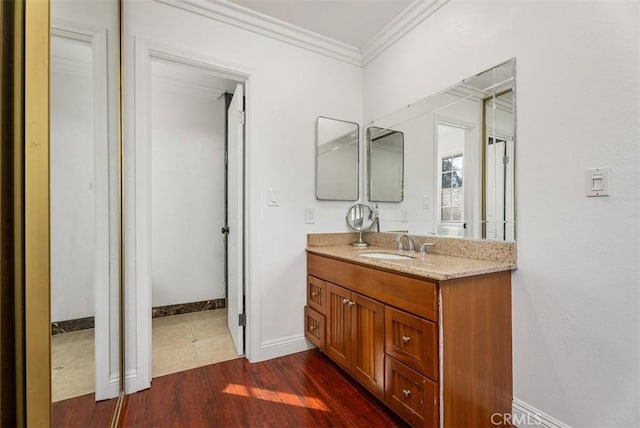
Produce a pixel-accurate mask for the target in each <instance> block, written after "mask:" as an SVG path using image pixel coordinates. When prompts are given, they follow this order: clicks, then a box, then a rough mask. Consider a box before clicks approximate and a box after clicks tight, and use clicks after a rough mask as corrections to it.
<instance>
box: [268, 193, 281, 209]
mask: <svg viewBox="0 0 640 428" xmlns="http://www.w3.org/2000/svg"><path fill="white" fill-rule="evenodd" d="M267 198H268V199H267V205H268V206H270V207H277V206H278V205H279V204H280V202H279V201H278V189H269V190H268V192H267Z"/></svg>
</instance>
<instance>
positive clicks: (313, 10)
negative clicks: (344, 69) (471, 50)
mask: <svg viewBox="0 0 640 428" xmlns="http://www.w3.org/2000/svg"><path fill="white" fill-rule="evenodd" d="M230 1H231V2H232V3H235V4H237V5H239V6H243V7H246V8H248V9H252V10H254V11H256V12H259V13H262V14H264V15H268V16H270V17H272V18H276V19H279V20H281V21H284V22H287V23H289V24H293V25H296V26H298V27H302V28H304V29H306V30H309V31H313V32H315V33H318V34H322V35H324V36H327V37H330V38H332V39H335V40H338V41H340V42H343V43H346V44H348V45H351V46H354V47H356V48H362V46H363V45H364V44H365V43H366V42H368V41H369V40H371V39H372V38H373V36H375V35H376V34H378V33H379V32H380V30H382V29H383V28H384V27H385V26H386V25H387V24H389V23H390V22H391V21H392V20H393V19H394V18H395V17H396V16H398V14H400V13H401V12H402V11H404V10H405V9H406V8H407V7H409V6H410V5H411V4H412V3H413V2H414V1H413V0H275V1H274V0H249V1H246V0H230ZM418 1H419V0H418Z"/></svg>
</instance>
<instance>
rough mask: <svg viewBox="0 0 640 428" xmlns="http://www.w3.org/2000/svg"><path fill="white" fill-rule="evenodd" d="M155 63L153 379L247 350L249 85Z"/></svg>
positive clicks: (197, 69)
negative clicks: (245, 114)
mask: <svg viewBox="0 0 640 428" xmlns="http://www.w3.org/2000/svg"><path fill="white" fill-rule="evenodd" d="M150 65H151V67H150V72H151V85H150V90H151V102H150V106H151V108H150V110H151V111H150V113H151V114H150V118H151V126H150V127H151V132H150V140H151V150H150V155H151V156H150V159H151V168H150V169H151V210H150V214H151V234H150V235H151V257H150V259H151V260H150V262H151V263H150V264H151V269H150V270H151V281H150V282H151V308H152V309H151V317H152V322H151V345H152V350H151V357H152V358H151V366H152V367H151V377H152V378H154V377H158V376H162V375H166V374H170V373H174V372H177V371H183V370H187V369H191V368H195V367H199V366H203V365H208V364H213V363H216V362H221V361H226V360H229V359H233V358H237V357H238V356H241V355H242V354H243V352H244V349H243V345H244V343H243V341H244V338H243V335H242V333H243V330H240V332H238V328H241V327H242V326H238V325H237V321H238V316H237V314H238V313H243V312H244V311H243V307H242V305H243V299H240V300H238V293H237V290H238V289H239V290H240V293H242V290H243V288H242V266H243V256H242V255H243V251H244V245H242V231H243V205H242V199H243V180H242V173H243V161H242V153H243V143H244V140H243V135H242V134H243V133H242V129H243V128H242V125H243V123H240V122H243V121H242V120H241V119H242V118H241V117H240V116H239V115H238V114H237V111H244V108H243V106H244V99H243V94H242V89H243V85H242V83H239V82H237V81H235V80H232V79H228V78H225V77H221V76H219V75H218V74H217V73H216V72H215V71H213V70H210V69H205V68H201V67H196V66H193V65H189V64H184V63H180V62H175V61H171V60H167V59H162V58H156V57H151V61H150ZM230 109H231V110H230ZM230 111H231V113H230ZM238 125H240V127H238ZM238 131H240V132H238ZM238 268H240V270H238ZM238 272H239V274H238ZM234 291H236V292H234ZM240 296H242V294H240ZM231 319H234V320H235V322H234V323H230V320H231Z"/></svg>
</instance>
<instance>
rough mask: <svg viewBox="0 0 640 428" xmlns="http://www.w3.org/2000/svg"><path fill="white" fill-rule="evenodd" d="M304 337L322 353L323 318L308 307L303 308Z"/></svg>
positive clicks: (323, 339) (323, 338)
mask: <svg viewBox="0 0 640 428" xmlns="http://www.w3.org/2000/svg"><path fill="white" fill-rule="evenodd" d="M304 335H305V337H306V338H307V339H309V341H310V342H311V343H313V344H314V345H316V346H317V347H318V348H320V350H321V351H324V348H325V346H324V344H325V317H324V315H322V314H321V313H318V312H317V311H316V310H314V309H312V308H310V307H309V306H305V307H304Z"/></svg>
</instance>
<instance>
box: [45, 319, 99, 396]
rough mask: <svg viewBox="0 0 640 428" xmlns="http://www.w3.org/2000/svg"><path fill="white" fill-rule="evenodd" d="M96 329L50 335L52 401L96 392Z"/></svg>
mask: <svg viewBox="0 0 640 428" xmlns="http://www.w3.org/2000/svg"><path fill="white" fill-rule="evenodd" d="M93 343H94V342H93V329H92V328H91V329H87V330H79V331H74V332H71V333H62V334H56V335H53V336H51V383H52V391H51V398H52V400H53V401H54V402H55V401H60V400H65V399H67V398H71V397H77V396H79V395H84V394H89V393H92V392H93V391H94V382H95V379H94V378H95V374H94V373H95V364H94V352H95V348H94V344H93Z"/></svg>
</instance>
